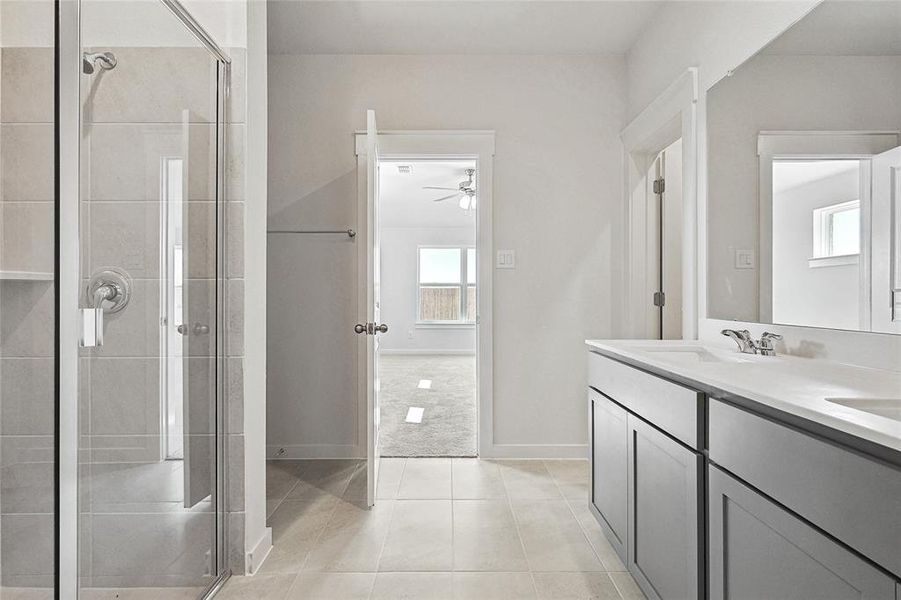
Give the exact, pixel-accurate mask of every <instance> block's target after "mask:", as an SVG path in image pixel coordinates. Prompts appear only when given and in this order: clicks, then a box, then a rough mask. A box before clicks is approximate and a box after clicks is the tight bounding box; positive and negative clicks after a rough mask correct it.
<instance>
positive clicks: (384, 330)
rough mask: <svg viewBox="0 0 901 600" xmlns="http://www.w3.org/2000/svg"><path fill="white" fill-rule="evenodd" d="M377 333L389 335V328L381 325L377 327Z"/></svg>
mask: <svg viewBox="0 0 901 600" xmlns="http://www.w3.org/2000/svg"><path fill="white" fill-rule="evenodd" d="M374 329H375V331H376V333H388V326H387V325H385V324H384V323H382V324H381V325H376V326H375V328H374Z"/></svg>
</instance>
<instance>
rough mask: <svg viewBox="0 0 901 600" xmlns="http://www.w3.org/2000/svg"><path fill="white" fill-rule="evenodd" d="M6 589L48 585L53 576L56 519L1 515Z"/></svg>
mask: <svg viewBox="0 0 901 600" xmlns="http://www.w3.org/2000/svg"><path fill="white" fill-rule="evenodd" d="M0 531H2V532H3V536H2V537H0V564H2V565H3V585H5V586H7V585H8V586H11V587H20V586H21V587H31V586H34V585H42V584H43V585H47V584H48V583H49V581H48V579H49V580H50V581H52V576H53V515H52V514H17V515H0Z"/></svg>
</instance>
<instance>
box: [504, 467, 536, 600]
mask: <svg viewBox="0 0 901 600" xmlns="http://www.w3.org/2000/svg"><path fill="white" fill-rule="evenodd" d="M501 463H502V461H498V463H496V464H497V472H498V476H499V477H500V478H501V485H502V486H503V487H504V498H505V499H506V500H507V508H509V509H510V516H511V517H513V527H514V528H515V529H516V539H518V540H519V546H520V548H522V555H523V557H524V558H525V559H526V566H527V567H528V569H529V580H530V581H531V582H532V591H533V592H535V598H538V597H539V592H538V583H537V582H536V581H535V571H534V570H533V569H532V561H530V560H529V555H528V553H527V552H526V544H525V542H523V541H522V531H521V530H520V528H519V519H518V518H517V517H516V511H514V510H513V499H512V498H511V497H510V491H509V490H508V489H507V479H506V478H505V477H504V470H503V469H502V468H501ZM545 469H547V467H545Z"/></svg>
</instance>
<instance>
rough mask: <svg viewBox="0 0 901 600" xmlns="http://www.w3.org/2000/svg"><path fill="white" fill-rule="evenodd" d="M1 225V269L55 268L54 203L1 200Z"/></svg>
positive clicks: (38, 269) (42, 269) (41, 269)
mask: <svg viewBox="0 0 901 600" xmlns="http://www.w3.org/2000/svg"><path fill="white" fill-rule="evenodd" d="M0 226H2V229H0V270H3V271H31V272H41V273H52V272H53V270H54V267H53V250H54V236H53V204H51V203H49V202H2V203H0Z"/></svg>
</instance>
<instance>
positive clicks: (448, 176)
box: [379, 160, 475, 227]
mask: <svg viewBox="0 0 901 600" xmlns="http://www.w3.org/2000/svg"><path fill="white" fill-rule="evenodd" d="M399 164H403V165H413V172H412V173H411V174H409V175H405V174H400V173H399V172H398V169H397V166H398V165H399ZM471 168H475V163H474V161H471V160H470V161H462V160H457V161H420V162H410V161H403V162H396V161H382V162H381V163H380V168H379V209H380V211H381V212H380V213H379V221H380V222H381V225H382V226H383V227H475V213H473V212H471V211H470V212H467V211H465V210H463V209H461V208H460V204H459V201H458V200H457V199H455V198H451V199H448V200H444V201H443V202H435V201H434V200H435V198H441V197H442V196H447V195H448V194H451V193H452V192H449V191H448V192H442V191H441V190H424V189H422V188H423V186H426V185H434V186H440V187H453V188H456V187H457V186H458V185H459V183H460V182H461V181H466V169H471Z"/></svg>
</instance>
